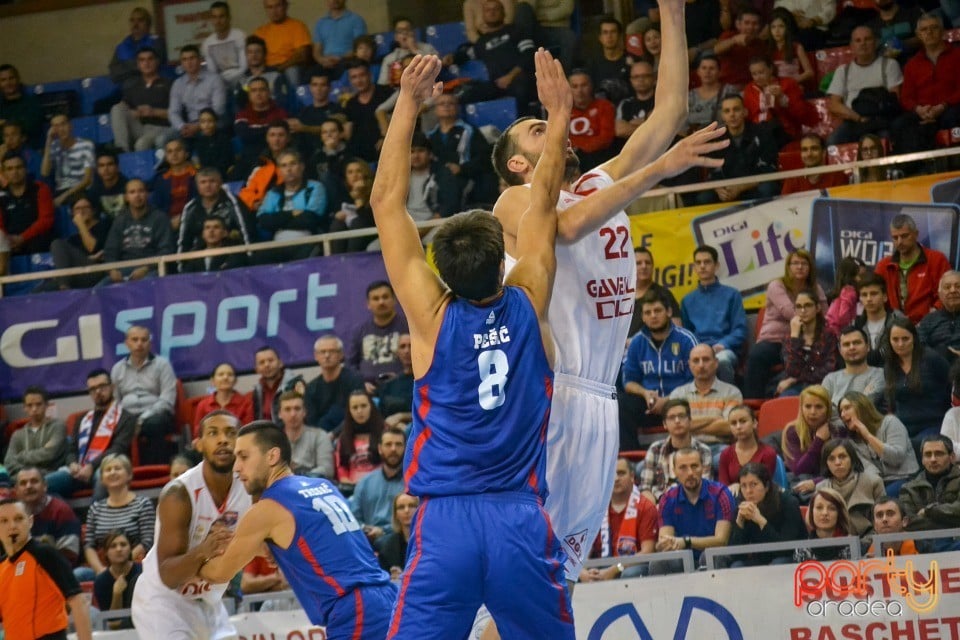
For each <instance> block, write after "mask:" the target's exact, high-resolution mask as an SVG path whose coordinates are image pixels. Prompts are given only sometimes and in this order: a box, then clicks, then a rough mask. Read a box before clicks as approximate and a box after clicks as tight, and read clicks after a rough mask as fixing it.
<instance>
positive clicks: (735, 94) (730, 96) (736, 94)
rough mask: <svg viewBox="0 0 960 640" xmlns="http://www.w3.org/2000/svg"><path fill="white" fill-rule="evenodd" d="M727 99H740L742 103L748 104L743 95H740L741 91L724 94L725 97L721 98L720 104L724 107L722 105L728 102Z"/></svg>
mask: <svg viewBox="0 0 960 640" xmlns="http://www.w3.org/2000/svg"><path fill="white" fill-rule="evenodd" d="M727 100H736V101H738V102H739V103H740V104H741V105H745V104H746V103H745V102H744V101H743V96H742V95H740V94H739V93H731V94H728V95H725V96H723V98H721V99H720V106H721V107H722V106H723V103H724V102H726V101H727Z"/></svg>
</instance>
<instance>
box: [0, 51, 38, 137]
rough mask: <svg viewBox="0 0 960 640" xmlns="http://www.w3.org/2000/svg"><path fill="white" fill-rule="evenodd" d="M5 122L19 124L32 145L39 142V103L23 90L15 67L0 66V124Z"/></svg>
mask: <svg viewBox="0 0 960 640" xmlns="http://www.w3.org/2000/svg"><path fill="white" fill-rule="evenodd" d="M7 122H15V123H17V124H19V125H20V130H21V131H23V133H24V135H26V136H27V139H28V140H29V141H30V142H31V143H32V144H34V145H35V144H36V143H37V142H39V141H40V129H41V127H42V126H43V111H42V110H41V109H40V101H39V100H38V99H37V97H36V96H35V95H33V94H31V93H30V92H29V91H27V90H26V89H25V88H24V86H23V82H21V80H20V72H19V71H17V68H16V67H15V66H13V65H12V64H0V124H6V123H7Z"/></svg>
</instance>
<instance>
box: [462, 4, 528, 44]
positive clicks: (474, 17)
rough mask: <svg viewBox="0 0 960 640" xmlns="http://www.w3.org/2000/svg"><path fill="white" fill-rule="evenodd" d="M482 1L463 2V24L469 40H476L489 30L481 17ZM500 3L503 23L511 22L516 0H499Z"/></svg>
mask: <svg viewBox="0 0 960 640" xmlns="http://www.w3.org/2000/svg"><path fill="white" fill-rule="evenodd" d="M483 3H484V0H464V2H463V25H464V28H465V29H466V31H467V40H468V41H469V42H476V41H477V39H478V38H479V37H480V36H481V35H483V34H485V33H488V32H489V31H491V28H490V27H489V26H487V23H486V21H485V20H484V17H483ZM501 4H502V5H503V22H504V24H513V18H514V13H515V12H516V0H501Z"/></svg>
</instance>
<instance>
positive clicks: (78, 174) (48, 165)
mask: <svg viewBox="0 0 960 640" xmlns="http://www.w3.org/2000/svg"><path fill="white" fill-rule="evenodd" d="M94 161H95V160H94V150H93V142H91V141H90V140H87V139H85V138H78V137H76V136H74V135H73V125H72V124H70V118H68V117H67V116H66V115H64V114H58V115H55V116H53V117H52V118H51V119H50V129H49V130H48V131H47V142H46V144H45V145H44V147H43V162H42V163H41V165H40V173H41V174H42V175H43V177H44V178H48V179H49V178H51V177H52V178H53V184H54V198H53V204H54V206H56V207H60V206H63V205H64V204H66V203H68V202H71V201H72V200H73V198H74V197H76V195H77V194H79V193H80V192H82V191H83V190H84V189H86V188H87V187H89V186H90V183H91V182H92V181H93V164H94Z"/></svg>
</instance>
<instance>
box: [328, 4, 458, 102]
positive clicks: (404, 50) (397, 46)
mask: <svg viewBox="0 0 960 640" xmlns="http://www.w3.org/2000/svg"><path fill="white" fill-rule="evenodd" d="M321 20H322V18H321ZM364 31H366V28H364ZM393 46H394V49H393V51H391V52H390V53H388V54H387V55H385V56H384V57H383V60H381V61H380V75H379V76H378V77H377V84H387V85H391V86H394V87H397V86H400V73H401V72H402V70H403V69H402V67H401V66H400V61H401V60H402V59H403V58H405V57H407V56H408V55H414V56H415V55H422V56H429V55H433V56H435V55H439V54H438V53H437V50H436V49H435V48H434V47H433V45H431V44H427V43H426V42H420V41H418V40H417V32H416V30H415V29H414V28H413V22H412V21H411V20H410V19H409V18H406V17H403V16H401V17H398V18H394V20H393Z"/></svg>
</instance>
